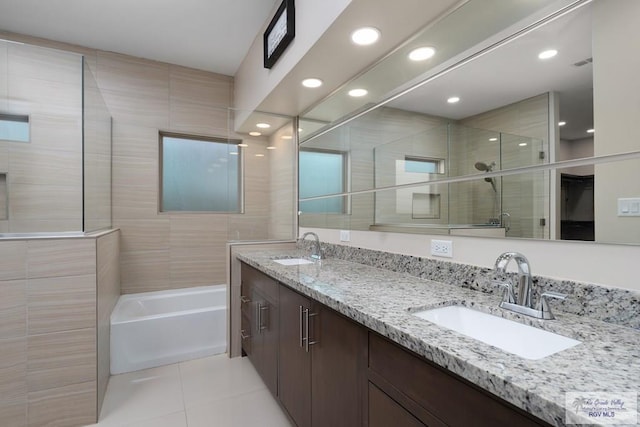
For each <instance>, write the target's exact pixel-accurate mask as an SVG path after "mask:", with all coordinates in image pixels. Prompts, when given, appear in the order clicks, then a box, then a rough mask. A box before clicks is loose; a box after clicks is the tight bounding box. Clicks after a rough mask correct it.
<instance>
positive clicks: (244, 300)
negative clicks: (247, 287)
mask: <svg viewBox="0 0 640 427" xmlns="http://www.w3.org/2000/svg"><path fill="white" fill-rule="evenodd" d="M240 302H241V303H244V304H246V303H248V302H251V300H250V299H249V298H248V297H245V296H244V295H240Z"/></svg>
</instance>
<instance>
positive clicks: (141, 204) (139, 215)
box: [113, 185, 158, 237]
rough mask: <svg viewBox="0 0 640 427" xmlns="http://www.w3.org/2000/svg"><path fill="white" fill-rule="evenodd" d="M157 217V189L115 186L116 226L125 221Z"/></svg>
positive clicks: (114, 221) (114, 208)
mask: <svg viewBox="0 0 640 427" xmlns="http://www.w3.org/2000/svg"><path fill="white" fill-rule="evenodd" d="M157 215H158V190H157V188H155V187H145V186H141V185H118V186H115V185H114V186H113V223H114V224H117V223H118V221H120V220H125V219H155V218H156V216H157ZM123 237H124V236H123Z"/></svg>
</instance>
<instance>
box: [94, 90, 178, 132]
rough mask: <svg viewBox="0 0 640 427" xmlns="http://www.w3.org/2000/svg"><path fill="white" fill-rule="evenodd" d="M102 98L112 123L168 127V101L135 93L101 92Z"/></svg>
mask: <svg viewBox="0 0 640 427" xmlns="http://www.w3.org/2000/svg"><path fill="white" fill-rule="evenodd" d="M102 96H103V97H104V100H105V102H106V104H107V106H108V107H109V111H110V112H111V116H112V117H113V119H114V122H116V123H117V122H122V123H129V124H136V125H139V126H146V127H156V128H159V129H166V128H167V127H168V126H169V99H168V97H166V98H157V97H152V96H144V95H139V94H136V93H135V92H133V93H132V92H125V91H115V90H103V91H102Z"/></svg>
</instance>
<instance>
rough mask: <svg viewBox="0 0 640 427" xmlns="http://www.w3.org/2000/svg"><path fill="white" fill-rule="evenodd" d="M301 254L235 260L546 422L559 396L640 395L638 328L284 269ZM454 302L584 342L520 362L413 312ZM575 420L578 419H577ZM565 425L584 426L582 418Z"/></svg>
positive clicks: (341, 264) (555, 416)
mask: <svg viewBox="0 0 640 427" xmlns="http://www.w3.org/2000/svg"><path fill="white" fill-rule="evenodd" d="M304 254H305V253H303V252H298V251H275V250H270V251H253V252H245V253H242V254H239V255H238V258H239V259H240V260H242V261H244V262H246V263H248V264H250V265H252V266H254V267H256V268H257V269H259V270H261V271H263V272H264V273H266V274H268V275H270V276H272V277H273V278H275V279H277V280H278V281H280V282H281V283H284V284H286V285H287V286H289V287H291V288H293V289H295V290H297V291H299V292H300V293H302V294H304V295H306V296H309V297H311V298H313V299H315V300H317V301H319V302H321V303H323V304H325V305H327V306H328V307H331V308H333V309H334V310H336V311H338V312H340V313H342V314H344V315H346V316H348V317H350V318H351V319H353V320H355V321H357V322H359V323H360V324H362V325H364V326H366V327H368V328H370V329H371V330H373V331H376V332H378V333H380V334H381V335H383V336H386V337H388V338H389V339H391V340H393V341H395V342H396V343H398V344H400V345H402V346H404V347H405V348H407V349H409V350H412V351H414V352H415V353H417V354H420V355H422V356H424V357H425V358H426V359H428V360H431V361H433V362H434V363H436V364H437V365H439V366H442V367H443V368H446V369H448V370H449V371H451V372H454V373H456V374H458V375H460V376H461V377H463V378H465V379H467V380H468V381H470V382H472V383H474V384H476V385H478V386H480V387H482V388H484V389H485V390H488V391H489V392H491V393H493V394H495V395H496V396H499V397H501V398H502V399H504V400H506V401H508V402H511V403H512V404H514V405H515V406H517V407H519V408H522V409H524V410H525V411H527V412H529V413H531V414H533V415H535V416H537V417H538V418H541V419H543V420H545V421H547V422H549V423H551V424H553V425H558V426H561V425H565V423H566V422H567V421H566V420H565V393H566V392H580V391H583V392H593V391H611V392H616V393H619V392H637V391H638V390H639V389H640V331H638V330H636V329H632V328H627V327H623V326H617V325H612V324H608V323H605V322H601V321H598V320H592V319H589V318H586V317H583V316H576V315H572V314H564V313H556V318H557V319H556V320H552V321H549V320H547V321H540V320H536V319H532V318H527V317H525V316H521V315H518V314H516V313H512V312H508V311H505V310H502V309H500V308H499V307H498V304H499V302H500V298H499V297H496V296H494V295H488V294H484V293H481V292H477V291H473V290H469V289H464V288H462V287H459V286H453V285H445V284H442V283H439V282H435V281H431V280H425V279H420V278H417V277H415V276H411V275H408V274H403V273H394V272H391V271H389V270H383V269H379V268H374V267H371V266H366V265H362V264H357V263H353V262H349V261H344V260H338V259H324V260H322V261H321V262H316V263H314V264H309V265H300V266H283V265H280V264H278V263H275V262H274V261H273V259H279V258H287V257H301V256H303V255H304ZM451 304H459V305H464V306H468V307H474V308H475V309H478V310H480V311H485V312H488V313H491V314H496V315H499V316H502V317H507V318H511V319H515V320H518V321H520V322H522V323H527V324H530V325H534V326H537V327H539V328H542V329H546V330H549V331H552V332H556V333H559V334H561V335H564V336H567V337H571V338H575V339H577V340H580V341H582V344H580V345H578V346H575V347H573V348H570V349H567V350H564V351H561V352H559V353H556V354H554V355H551V356H549V357H546V358H544V359H541V360H527V359H523V358H520V357H518V356H515V355H512V354H510V353H506V352H504V351H502V350H500V349H497V348H495V347H491V346H489V345H487V344H484V343H482V342H479V341H476V340H474V339H472V338H468V337H466V336H464V335H461V334H458V333H456V332H453V331H451V330H449V329H446V328H443V327H439V326H437V325H435V324H433V323H431V322H428V321H426V320H423V319H420V318H417V317H415V316H413V315H411V312H412V311H415V310H417V309H424V308H431V307H437V306H444V305H451ZM576 417H577V416H576ZM569 421H570V422H572V423H574V424H576V423H581V422H583V423H587V422H591V423H593V421H592V420H591V421H588V420H586V419H585V418H575V419H573V418H572V419H570V420H569Z"/></svg>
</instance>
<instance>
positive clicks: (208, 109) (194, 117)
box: [169, 101, 229, 138]
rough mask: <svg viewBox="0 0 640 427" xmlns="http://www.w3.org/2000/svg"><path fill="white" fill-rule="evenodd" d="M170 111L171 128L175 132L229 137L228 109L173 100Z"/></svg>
mask: <svg viewBox="0 0 640 427" xmlns="http://www.w3.org/2000/svg"><path fill="white" fill-rule="evenodd" d="M169 113H170V115H169V129H170V130H171V131H173V132H184V133H190V134H195V135H209V136H217V137H221V138H227V135H228V129H229V118H228V110H227V109H224V108H219V107H212V106H209V105H202V104H198V103H195V102H185V101H182V102H179V103H177V102H172V103H171V109H170V111H169Z"/></svg>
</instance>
